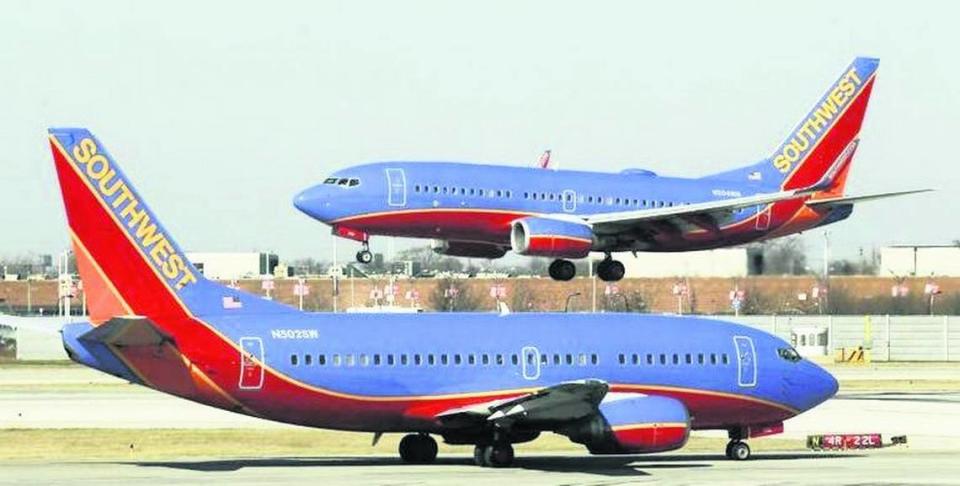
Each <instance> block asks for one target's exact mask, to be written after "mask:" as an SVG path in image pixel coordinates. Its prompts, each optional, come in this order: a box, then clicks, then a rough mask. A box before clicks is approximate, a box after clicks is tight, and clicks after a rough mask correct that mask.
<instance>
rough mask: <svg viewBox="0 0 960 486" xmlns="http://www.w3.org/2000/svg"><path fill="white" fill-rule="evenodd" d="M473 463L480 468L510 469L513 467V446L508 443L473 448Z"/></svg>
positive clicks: (479, 445) (481, 445)
mask: <svg viewBox="0 0 960 486" xmlns="http://www.w3.org/2000/svg"><path fill="white" fill-rule="evenodd" d="M473 462H474V463H475V464H476V465H478V466H480V467H510V466H511V465H513V446H512V445H510V444H509V443H506V442H504V443H497V444H477V446H476V447H474V448H473Z"/></svg>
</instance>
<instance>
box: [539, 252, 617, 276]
mask: <svg viewBox="0 0 960 486" xmlns="http://www.w3.org/2000/svg"><path fill="white" fill-rule="evenodd" d="M625 272H626V270H625V269H624V268H623V264H622V263H620V262H619V261H618V260H614V259H613V258H612V257H611V256H610V254H607V257H606V258H604V259H603V260H602V261H601V262H600V263H598V264H597V276H598V277H600V280H603V281H604V282H617V281H619V280H620V279H622V278H623V274H624V273H625ZM576 275H577V268H576V267H575V266H574V265H573V262H571V261H570V260H562V259H557V260H554V261H553V263H551V264H550V278H552V279H554V280H559V281H561V282H566V281H568V280H571V279H573V277H575V276H576Z"/></svg>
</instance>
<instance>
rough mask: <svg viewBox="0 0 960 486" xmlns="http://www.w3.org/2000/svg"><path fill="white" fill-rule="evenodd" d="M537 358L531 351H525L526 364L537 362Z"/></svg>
mask: <svg viewBox="0 0 960 486" xmlns="http://www.w3.org/2000/svg"><path fill="white" fill-rule="evenodd" d="M536 360H537V358H536V357H535V356H534V355H533V353H527V364H537V361H536Z"/></svg>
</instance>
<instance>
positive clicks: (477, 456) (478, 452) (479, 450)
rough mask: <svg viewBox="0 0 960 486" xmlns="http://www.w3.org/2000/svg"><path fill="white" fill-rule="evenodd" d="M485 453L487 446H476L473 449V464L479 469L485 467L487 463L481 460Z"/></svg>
mask: <svg viewBox="0 0 960 486" xmlns="http://www.w3.org/2000/svg"><path fill="white" fill-rule="evenodd" d="M486 451H487V446H484V445H480V444H477V445H476V446H475V447H474V448H473V463H474V464H476V465H478V466H480V467H487V462H486V460H485V459H484V458H483V456H484V454H485V453H486Z"/></svg>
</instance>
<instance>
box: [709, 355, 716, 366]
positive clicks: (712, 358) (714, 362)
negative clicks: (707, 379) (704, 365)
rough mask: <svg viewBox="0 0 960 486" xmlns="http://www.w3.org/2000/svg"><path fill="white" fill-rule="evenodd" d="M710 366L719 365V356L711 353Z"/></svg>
mask: <svg viewBox="0 0 960 486" xmlns="http://www.w3.org/2000/svg"><path fill="white" fill-rule="evenodd" d="M710 364H712V365H715V364H717V355H716V354H715V353H710Z"/></svg>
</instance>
